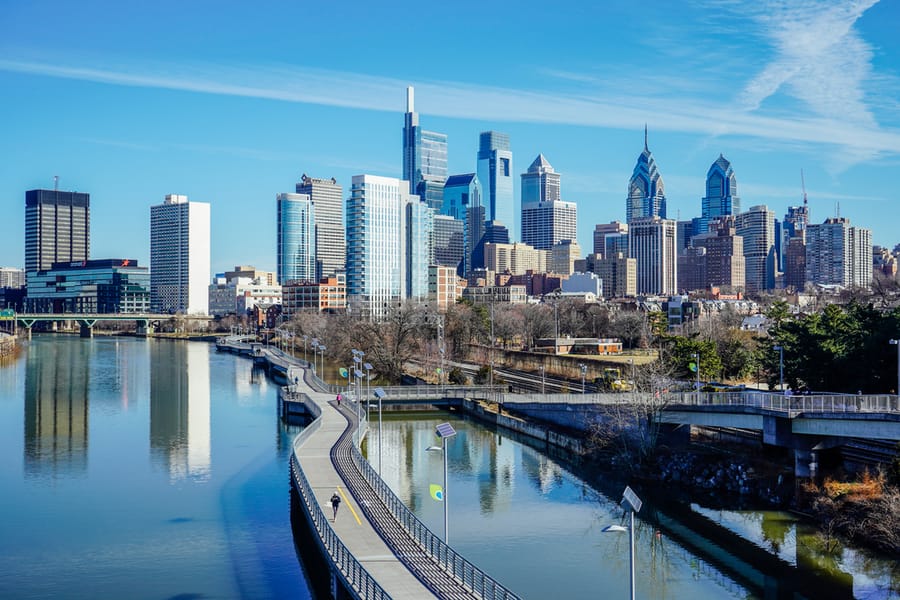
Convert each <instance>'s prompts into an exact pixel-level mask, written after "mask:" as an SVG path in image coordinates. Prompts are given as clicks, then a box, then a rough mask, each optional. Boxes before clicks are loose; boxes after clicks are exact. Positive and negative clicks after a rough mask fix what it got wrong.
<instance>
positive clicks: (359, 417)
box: [353, 369, 368, 430]
mask: <svg viewBox="0 0 900 600" xmlns="http://www.w3.org/2000/svg"><path fill="white" fill-rule="evenodd" d="M362 375H363V374H362V371H360V370H359V369H354V370H353V376H354V377H356V398H354V401H355V402H356V423H357V425H356V426H357V430H358V429H359V422H360V421H362V404H360V402H361V400H362V399H361V398H360V397H359V380H360V379H362ZM366 425H367V426H368V424H366Z"/></svg>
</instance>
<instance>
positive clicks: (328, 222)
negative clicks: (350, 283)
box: [295, 173, 347, 280]
mask: <svg viewBox="0 0 900 600" xmlns="http://www.w3.org/2000/svg"><path fill="white" fill-rule="evenodd" d="M295 191H296V192H297V193H298V194H306V195H307V196H309V199H310V200H311V201H312V204H313V208H314V212H315V231H316V234H315V256H316V279H317V280H318V279H321V278H323V277H330V276H332V275H334V274H335V273H343V272H344V261H345V260H346V258H347V243H346V241H345V240H344V194H343V188H341V186H340V185H338V182H337V180H336V179H335V178H333V177H332V178H331V179H316V178H313V177H308V176H307V175H306V174H305V173H304V174H303V177H301V178H300V182H299V183H298V184H297V185H296V188H295Z"/></svg>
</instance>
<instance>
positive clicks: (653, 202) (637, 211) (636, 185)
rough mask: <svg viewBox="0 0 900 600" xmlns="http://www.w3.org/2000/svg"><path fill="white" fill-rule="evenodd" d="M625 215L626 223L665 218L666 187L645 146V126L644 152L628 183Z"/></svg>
mask: <svg viewBox="0 0 900 600" xmlns="http://www.w3.org/2000/svg"><path fill="white" fill-rule="evenodd" d="M625 215H626V222H628V223H631V222H632V221H633V220H635V219H642V218H644V217H660V218H662V219H665V218H666V186H665V184H664V183H663V178H662V176H661V175H660V174H659V169H658V168H657V167H656V160H655V159H654V158H653V154H652V153H651V152H650V148H649V146H648V144H647V126H646V125H645V126H644V151H643V152H641V155H640V156H638V160H637V164H636V165H635V166H634V172H633V173H632V174H631V180H630V181H629V182H628V199H627V200H626V205H625Z"/></svg>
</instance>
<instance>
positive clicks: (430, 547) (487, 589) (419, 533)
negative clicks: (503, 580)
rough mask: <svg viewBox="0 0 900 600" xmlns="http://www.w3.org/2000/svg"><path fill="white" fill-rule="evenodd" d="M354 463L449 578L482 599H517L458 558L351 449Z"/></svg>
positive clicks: (370, 466)
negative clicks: (453, 578)
mask: <svg viewBox="0 0 900 600" xmlns="http://www.w3.org/2000/svg"><path fill="white" fill-rule="evenodd" d="M351 455H352V457H353V462H354V464H355V465H356V468H357V469H359V472H360V473H361V474H362V476H363V477H364V478H365V479H366V481H367V482H368V483H369V485H370V486H371V487H372V489H373V490H374V491H375V493H376V494H377V495H378V497H379V498H381V501H382V502H384V505H385V506H386V507H387V509H388V510H389V511H390V512H391V514H392V515H393V516H394V518H395V519H396V520H397V522H398V523H400V524H401V525H402V526H403V527H404V528H405V529H406V530H407V531H408V532H409V534H410V535H411V536H412V537H413V539H415V540H416V542H417V543H418V544H419V545H420V546H421V548H422V549H423V550H424V551H425V552H426V553H428V554H429V555H430V556H431V557H432V558H433V559H434V560H435V561H437V562H438V563H439V564H440V565H441V566H442V567H443V568H444V569H445V570H446V571H447V572H448V573H449V574H450V575H452V576H453V577H455V578H456V579H458V580H459V581H461V582H462V583H463V585H465V587H467V588H468V589H470V590H471V591H472V592H473V593H474V594H476V595H478V596H480V597H481V598H486V599H490V600H515V599H518V596H516V595H515V594H514V593H513V592H511V591H510V590H508V589H506V588H505V587H503V585H502V584H500V583H499V582H497V581H496V580H494V579H493V578H491V576H490V575H488V574H487V573H485V572H484V571H482V570H481V569H479V568H478V567H476V566H475V565H473V564H472V563H471V562H469V561H468V560H466V559H465V558H463V557H462V556H460V555H459V554H458V553H457V552H456V551H455V550H453V548H451V547H450V546H448V545H447V544H445V543H444V541H443V540H441V539H440V538H439V537H438V536H436V535H435V534H434V533H433V532H432V531H431V530H430V529H428V527H426V526H425V524H424V523H422V521H420V520H419V518H418V517H416V515H415V514H413V512H412V511H411V510H409V508H407V506H406V505H405V504H404V503H403V501H402V500H400V498H398V497H397V496H396V494H394V492H393V491H392V490H391V488H390V487H388V485H387V484H386V483H385V482H384V480H383V479H381V477H380V476H379V475H378V473H377V472H376V471H375V469H374V468H372V465H371V464H369V461H367V460H366V459H365V458H364V457H363V455H362V453H360V451H359V450H358V449H357V447H356V446H353V448H352V450H351Z"/></svg>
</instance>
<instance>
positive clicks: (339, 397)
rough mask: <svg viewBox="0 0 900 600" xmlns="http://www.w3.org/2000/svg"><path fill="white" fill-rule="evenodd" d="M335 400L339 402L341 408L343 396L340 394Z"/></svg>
mask: <svg viewBox="0 0 900 600" xmlns="http://www.w3.org/2000/svg"><path fill="white" fill-rule="evenodd" d="M335 400H337V403H338V406H340V405H341V395H340V394H338V395H337V398H335Z"/></svg>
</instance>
